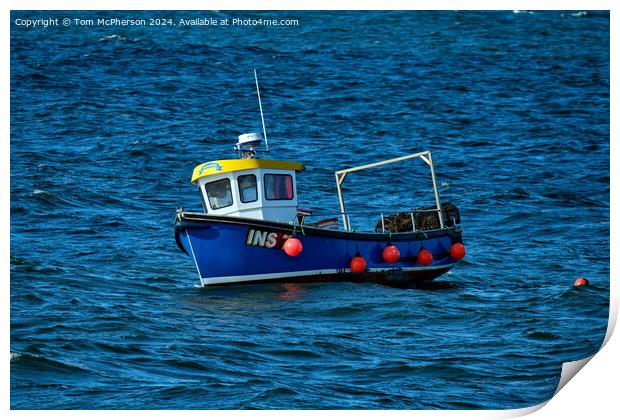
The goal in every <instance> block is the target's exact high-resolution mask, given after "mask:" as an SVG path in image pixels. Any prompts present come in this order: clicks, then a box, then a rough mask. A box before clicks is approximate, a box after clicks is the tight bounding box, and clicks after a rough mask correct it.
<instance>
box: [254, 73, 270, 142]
mask: <svg viewBox="0 0 620 420" xmlns="http://www.w3.org/2000/svg"><path fill="white" fill-rule="evenodd" d="M254 81H255V82H256V95H258V107H259V108H260V119H261V121H262V123H263V137H264V138H265V152H268V151H269V143H268V142H267V130H266V129H265V117H264V116H263V104H262V103H261V101H260V89H259V88H258V76H257V75H256V69H254Z"/></svg>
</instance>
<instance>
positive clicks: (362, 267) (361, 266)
mask: <svg viewBox="0 0 620 420" xmlns="http://www.w3.org/2000/svg"><path fill="white" fill-rule="evenodd" d="M350 265H351V270H352V271H353V272H354V273H363V272H364V271H366V260H365V259H364V257H362V256H361V255H356V256H355V257H353V259H352V260H351V264H350Z"/></svg>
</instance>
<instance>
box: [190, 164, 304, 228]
mask: <svg viewBox="0 0 620 420" xmlns="http://www.w3.org/2000/svg"><path fill="white" fill-rule="evenodd" d="M303 169H304V166H303V165H302V164H301V163H297V162H288V161H280V160H265V159H256V158H254V157H253V156H252V157H244V158H240V159H227V160H214V161H211V162H206V163H203V164H201V165H198V166H196V168H195V169H194V173H193V175H192V183H194V184H197V185H198V188H199V190H200V195H201V197H202V206H203V209H204V211H205V213H207V214H215V215H225V216H236V217H247V218H251V219H260V220H271V221H278V222H290V221H292V220H294V219H295V218H296V216H297V205H298V202H297V183H296V178H295V175H296V172H297V171H301V170H303Z"/></svg>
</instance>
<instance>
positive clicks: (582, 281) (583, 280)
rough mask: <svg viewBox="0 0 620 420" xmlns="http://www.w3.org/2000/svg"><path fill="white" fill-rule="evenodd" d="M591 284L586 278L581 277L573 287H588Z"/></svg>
mask: <svg viewBox="0 0 620 420" xmlns="http://www.w3.org/2000/svg"><path fill="white" fill-rule="evenodd" d="M589 284H590V282H589V281H588V279H586V278H584V277H579V278H578V279H577V280H575V284H573V286H575V287H579V286H588V285H589Z"/></svg>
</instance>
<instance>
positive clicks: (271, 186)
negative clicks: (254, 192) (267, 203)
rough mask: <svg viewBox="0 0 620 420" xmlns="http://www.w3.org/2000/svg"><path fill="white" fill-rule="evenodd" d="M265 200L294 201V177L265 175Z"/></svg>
mask: <svg viewBox="0 0 620 420" xmlns="http://www.w3.org/2000/svg"><path fill="white" fill-rule="evenodd" d="M265 198H266V199H267V200H292V199H293V177H292V176H291V175H281V174H265Z"/></svg>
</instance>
